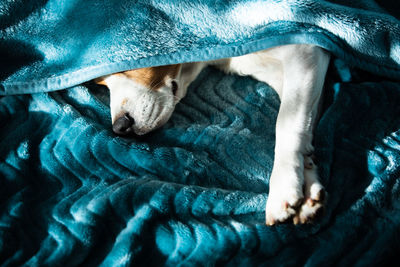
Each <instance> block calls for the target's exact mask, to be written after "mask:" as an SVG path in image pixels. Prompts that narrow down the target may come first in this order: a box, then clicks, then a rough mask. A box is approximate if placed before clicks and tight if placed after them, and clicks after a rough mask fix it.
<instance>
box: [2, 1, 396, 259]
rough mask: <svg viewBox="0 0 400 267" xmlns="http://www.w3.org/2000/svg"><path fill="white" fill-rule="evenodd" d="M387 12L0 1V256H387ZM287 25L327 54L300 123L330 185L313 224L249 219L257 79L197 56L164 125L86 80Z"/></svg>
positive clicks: (391, 36)
mask: <svg viewBox="0 0 400 267" xmlns="http://www.w3.org/2000/svg"><path fill="white" fill-rule="evenodd" d="M399 15H400V13H399V12H398V9H394V8H393V3H391V1H376V2H375V1H351V3H348V1H339V0H337V1H333V0H332V1H312V0H307V1H296V0H293V1H278V0H274V1H258V0H239V1H206V0H196V1H181V0H174V1H172V0H171V1H150V0H139V1H128V0H122V1H121V0H119V1H117V0H109V1H94V0H85V1H83V0H73V1H70V0H69V1H56V0H46V1H45V0H40V1H30V0H10V1H2V2H0V94H1V95H5V96H3V97H1V98H0V121H1V124H0V265H1V266H20V265H22V266H59V265H65V266H99V265H100V266H126V265H139V266H141V265H145V264H146V265H154V266H160V265H166V266H176V265H178V264H182V265H211V266H212V265H230V266H235V265H240V266H258V265H265V266H281V265H287V266H302V265H307V266H337V265H339V266H349V265H350V266H352V265H358V266H366V265H384V264H387V263H389V262H390V260H392V259H395V257H396V259H397V252H398V251H400V242H399V240H400V230H399V229H400V182H399V181H400V179H399V177H400V108H399V105H398V103H400V81H399V77H400V75H399V74H400V64H399V63H400V42H399V41H400V30H399V25H400V24H399V21H398V19H397V18H398V17H399ZM289 43H313V44H316V45H320V46H322V47H324V48H325V49H327V50H329V51H330V52H331V53H332V55H333V56H332V61H331V64H330V67H329V70H328V74H327V78H326V82H325V92H326V94H325V96H324V103H325V106H324V113H323V116H322V118H321V120H320V122H319V124H318V127H317V130H316V132H315V148H316V151H315V154H316V157H317V159H318V166H319V175H320V178H321V181H322V183H323V184H324V186H325V187H326V189H327V191H328V193H329V198H328V203H327V208H326V213H325V215H324V217H322V218H321V219H320V220H319V221H317V222H316V223H315V224H312V225H301V226H294V225H279V226H275V227H267V226H265V225H264V220H265V219H264V214H265V203H266V200H267V198H268V186H269V176H270V173H271V169H272V165H273V158H274V153H273V149H274V144H275V143H274V139H275V129H274V128H275V127H274V125H275V121H276V116H277V112H278V109H279V104H280V102H279V98H278V95H277V94H276V93H275V92H274V91H273V90H272V88H270V87H269V86H268V85H266V84H263V83H260V82H257V81H255V80H254V79H252V78H249V77H238V76H234V75H226V74H224V73H222V72H220V71H218V70H216V69H213V68H206V69H205V70H204V71H203V72H202V73H201V74H200V76H199V77H198V79H197V80H196V81H194V82H193V84H192V85H191V86H190V88H189V90H188V95H187V96H186V97H185V98H184V99H183V100H182V102H181V103H179V104H178V105H177V107H176V111H175V113H174V114H173V116H172V118H171V119H170V121H169V122H168V123H167V124H166V125H165V126H164V127H163V128H161V129H159V130H157V131H155V132H154V133H152V134H150V135H148V136H146V137H144V138H140V139H128V138H121V137H116V136H115V135H114V134H113V133H112V131H111V126H110V124H111V123H110V115H109V114H110V110H109V94H108V91H107V89H106V88H104V87H102V86H99V85H95V84H94V83H92V82H88V81H90V80H91V79H93V78H96V77H98V76H101V75H106V74H109V73H113V72H118V71H123V70H127V69H132V68H138V67H146V66H155V65H163V64H171V63H179V62H189V61H196V60H211V59H215V58H222V57H231V56H237V55H242V54H246V53H249V52H253V51H258V50H261V49H265V48H269V47H272V46H275V45H283V44H289ZM62 89H65V90H62Z"/></svg>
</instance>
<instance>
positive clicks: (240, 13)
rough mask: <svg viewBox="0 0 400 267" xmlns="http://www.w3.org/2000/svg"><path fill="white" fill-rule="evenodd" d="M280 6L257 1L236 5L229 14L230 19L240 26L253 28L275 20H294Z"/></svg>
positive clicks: (285, 9)
mask: <svg viewBox="0 0 400 267" xmlns="http://www.w3.org/2000/svg"><path fill="white" fill-rule="evenodd" d="M282 7H283V6H282V4H280V3H279V4H278V3H272V2H269V3H266V2H265V1H257V2H253V3H248V4H246V5H243V4H240V3H238V4H237V5H236V7H234V9H233V10H232V12H231V15H232V17H233V18H234V19H235V20H236V22H238V23H240V24H241V25H246V26H250V27H254V26H257V25H260V24H265V23H269V22H272V21H275V20H279V19H282V20H289V21H290V20H294V16H293V13H291V12H287V11H288V9H287V8H282Z"/></svg>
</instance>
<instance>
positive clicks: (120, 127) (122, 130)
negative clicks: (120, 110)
mask: <svg viewBox="0 0 400 267" xmlns="http://www.w3.org/2000/svg"><path fill="white" fill-rule="evenodd" d="M134 123H135V120H134V119H133V118H132V117H131V116H129V114H127V113H126V114H125V115H124V116H122V117H119V118H118V119H117V120H116V121H115V122H114V124H113V126H112V128H113V131H114V133H116V134H119V135H127V134H130V133H132V132H133V129H132V128H131V127H132V126H133V124H134Z"/></svg>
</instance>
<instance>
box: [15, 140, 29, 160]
mask: <svg viewBox="0 0 400 267" xmlns="http://www.w3.org/2000/svg"><path fill="white" fill-rule="evenodd" d="M17 153H18V157H20V158H21V159H29V143H28V141H24V142H22V143H21V144H20V145H19V147H18V149H17Z"/></svg>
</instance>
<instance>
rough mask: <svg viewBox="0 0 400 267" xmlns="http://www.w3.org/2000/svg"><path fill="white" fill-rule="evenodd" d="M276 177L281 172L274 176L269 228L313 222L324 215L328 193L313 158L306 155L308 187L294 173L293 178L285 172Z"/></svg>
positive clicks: (267, 218) (267, 216)
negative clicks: (280, 224) (290, 223)
mask: <svg viewBox="0 0 400 267" xmlns="http://www.w3.org/2000/svg"><path fill="white" fill-rule="evenodd" d="M275 174H278V173H277V172H275V173H273V175H272V176H271V180H270V182H271V185H270V195H269V196H268V200H267V205H266V212H265V215H266V224H267V225H269V226H271V225H276V224H279V223H286V222H293V223H294V224H305V223H312V222H314V221H315V220H316V219H318V218H319V217H320V216H321V215H322V214H323V212H324V209H325V203H326V199H327V193H326V191H325V189H324V187H323V186H322V185H321V183H320V182H319V178H318V171H317V166H316V165H315V163H314V161H313V159H312V157H311V156H304V170H303V174H304V184H303V177H297V178H294V177H293V174H292V177H291V178H290V176H288V173H285V171H283V172H281V173H279V175H275ZM285 175H286V176H285ZM289 175H290V174H289ZM275 177H276V178H275ZM282 177H285V179H282Z"/></svg>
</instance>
